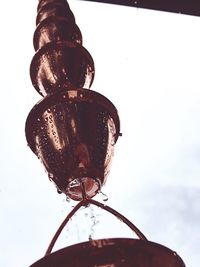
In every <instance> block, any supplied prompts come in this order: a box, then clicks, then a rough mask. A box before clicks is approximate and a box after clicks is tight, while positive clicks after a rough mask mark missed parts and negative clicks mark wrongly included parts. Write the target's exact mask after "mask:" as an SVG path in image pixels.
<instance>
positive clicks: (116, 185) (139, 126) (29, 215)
mask: <svg viewBox="0 0 200 267" xmlns="http://www.w3.org/2000/svg"><path fill="white" fill-rule="evenodd" d="M37 3H38V2H37V0H29V1H25V0H21V1H20V0H18V1H14V0H11V1H3V2H2V4H1V10H2V11H1V16H0V24H1V44H0V46H1V50H0V51H1V58H0V59H1V61H0V70H1V72H0V73H1V75H0V85H1V89H0V90H1V105H0V114H1V116H0V122H1V155H0V162H1V164H0V211H1V221H0V225H1V227H0V236H1V238H0V266H2V267H11V266H12V267H13V266H14V267H27V266H29V265H30V264H32V263H33V262H35V261H36V260H38V259H39V258H41V257H42V256H43V255H44V253H45V250H46V248H47V246H48V244H49V242H50V240H51V238H52V236H53V234H54V233H55V231H56V229H57V228H58V226H59V224H60V223H61V221H62V220H63V219H64V217H65V216H66V214H67V212H68V211H69V210H70V209H71V207H72V205H73V203H67V202H66V201H65V197H64V196H63V195H58V194H57V192H56V189H55V187H54V185H53V184H52V183H50V182H49V180H48V176H47V173H45V171H44V168H43V166H42V165H41V163H40V161H39V160H38V159H37V157H36V156H35V155H34V154H33V153H32V152H31V150H30V149H29V148H28V147H27V144H26V139H25V134H24V125H25V120H26V117H27V115H28V113H29V111H30V110H31V108H32V107H33V106H34V105H35V104H36V102H37V101H39V100H40V99H41V96H39V94H38V93H37V92H36V91H35V90H34V88H33V86H32V85H31V81H30V78H29V65H30V62H31V59H32V57H33V55H34V49H33V46H32V36H33V33H34V30H35V18H36V7H37ZM69 3H70V5H71V8H72V10H73V12H74V15H75V17H76V21H77V24H78V25H79V27H80V29H81V31H82V35H83V45H84V46H85V47H86V48H87V50H88V51H90V53H91V55H92V56H93V59H94V61H95V66H96V75H95V80H94V83H93V86H92V89H93V90H96V91H98V92H100V93H102V94H103V95H105V96H106V97H107V98H109V99H110V100H111V101H112V102H113V103H114V105H115V106H116V107H117V109H118V112H119V116H120V119H121V132H122V133H123V136H122V137H120V138H119V140H118V142H117V144H116V147H115V155H114V158H113V164H112V168H111V173H110V176H109V177H108V181H107V184H106V185H105V187H104V188H103V189H102V191H103V192H105V193H106V194H107V195H108V197H109V200H108V202H107V203H108V205H110V206H112V207H113V208H115V209H117V210H118V211H120V212H121V213H123V214H124V215H125V216H127V217H128V218H129V219H130V220H132V221H133V223H135V224H136V225H137V227H138V228H140V230H141V231H142V232H143V233H144V234H145V235H146V236H147V238H148V239H149V240H151V241H155V242H157V243H160V244H163V245H165V246H167V247H169V248H171V249H173V250H175V251H176V252H177V253H178V254H179V255H180V256H181V257H182V258H183V260H184V261H185V263H186V266H187V267H199V262H200V251H199V250H200V249H199V248H200V231H199V225H200V177H199V176H200V78H199V77H200V76H199V71H200V18H198V17H192V16H186V15H178V14H170V13H165V12H158V11H150V10H142V9H136V8H127V7H122V6H111V5H107V4H96V3H88V2H81V1H75V0H71V1H69ZM93 215H95V218H96V220H97V221H99V223H98V224H97V225H96V226H95V227H93V228H92V224H93V223H94V219H91V217H92V216H93ZM79 216H80V217H81V218H82V219H81V220H80V219H79ZM80 221H81V225H80ZM113 222H116V220H115V218H114V217H112V216H109V215H108V214H105V213H103V212H101V211H100V210H98V209H93V210H92V209H88V210H82V211H81V212H80V214H77V215H76V216H75V218H74V220H73V221H72V222H71V224H70V225H69V227H67V228H66V229H65V231H64V233H63V235H62V237H61V239H60V241H59V242H58V244H57V246H56V249H59V248H61V247H62V246H68V245H70V244H72V243H79V242H82V241H86V240H87V239H88V236H89V234H90V232H91V231H92V234H93V237H94V238H104V237H111V236H112V237H118V236H120V237H122V236H126V237H132V233H131V231H128V230H127V229H126V227H125V226H124V225H122V223H120V222H118V224H117V222H116V224H114V225H116V227H115V228H114V229H113ZM111 225H112V227H111ZM111 230H112V232H111Z"/></svg>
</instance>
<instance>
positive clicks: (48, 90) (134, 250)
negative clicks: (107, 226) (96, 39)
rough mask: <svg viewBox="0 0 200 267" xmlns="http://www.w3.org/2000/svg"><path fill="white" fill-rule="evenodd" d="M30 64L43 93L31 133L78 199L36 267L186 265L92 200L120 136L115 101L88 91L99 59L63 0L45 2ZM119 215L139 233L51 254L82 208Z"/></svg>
mask: <svg viewBox="0 0 200 267" xmlns="http://www.w3.org/2000/svg"><path fill="white" fill-rule="evenodd" d="M36 25H37V28H36V30H35V34H34V47H35V50H36V54H35V56H34V57H33V60H32V62H31V67H30V75H31V80H32V83H33V86H34V87H35V89H36V90H37V92H38V93H39V94H41V95H42V96H43V97H44V98H43V99H42V100H41V101H40V102H39V103H37V104H36V105H35V106H34V107H33V109H32V110H31V112H30V113H29V115H28V118H27V121H26V128H25V131H26V138H27V142H28V145H29V146H30V148H31V150H32V151H33V152H34V153H35V154H36V155H37V156H38V157H39V158H40V160H41V161H42V163H43V165H44V167H45V169H46V170H47V172H48V175H49V178H50V180H51V181H53V182H54V183H55V184H56V187H57V189H58V192H59V193H62V192H63V193H65V194H66V195H67V196H68V197H69V198H71V199H73V200H77V201H80V202H79V203H78V204H77V205H76V206H75V207H74V209H73V210H72V211H71V212H70V213H69V214H68V215H67V217H66V219H65V220H64V221H63V222H62V224H61V225H60V227H59V228H58V230H57V232H56V234H55V235H54V237H53V239H52V241H51V242H50V245H49V247H48V249H47V252H46V255H45V257H44V258H42V259H41V260H39V261H38V262H36V263H34V264H33V265H31V266H32V267H51V266H52V267H121V266H122V267H184V266H185V265H184V263H183V261H182V260H181V259H180V257H179V256H178V255H177V254H176V253H175V252H173V251H171V250H170V249H168V248H166V247H164V246H161V245H159V244H156V243H153V242H150V241H147V239H146V237H145V236H144V235H143V233H142V232H141V231H140V230H139V229H138V228H137V227H136V226H135V225H134V224H133V223H131V222H130V221H129V220H128V219H127V218H125V217H124V216H123V215H122V214H120V213H119V212H117V211H115V210H114V209H112V208H111V207H109V206H107V205H104V204H102V203H100V202H98V201H96V200H93V199H91V198H92V197H93V196H95V195H96V194H97V193H98V192H99V190H100V189H101V187H102V185H103V184H104V183H105V181H106V178H107V176H108V173H109V170H110V164H111V159H112V155H113V150H114V145H115V143H116V141H117V139H118V136H119V135H120V123H119V117H118V113H117V110H116V108H115V106H114V105H113V104H112V103H111V102H110V101H109V100H108V99H107V98H106V97H104V96H103V95H101V94H99V93H96V92H94V91H92V90H89V88H90V86H91V84H92V82H93V79H94V62H93V59H92V57H91V55H90V54H89V52H88V51H87V50H86V49H85V48H84V47H83V46H82V35H81V32H80V30H79V28H78V26H77V25H76V22H75V18H74V15H73V13H72V11H71V10H70V8H69V5H68V3H67V2H66V1H65V0H40V1H39V4H38V15H37V19H36ZM91 204H92V205H96V206H98V207H100V208H102V209H104V210H106V211H108V212H110V213H111V214H113V215H115V216H116V217H117V218H118V219H120V220H121V221H122V222H124V223H125V224H127V226H129V227H130V229H131V230H132V231H133V232H135V234H136V235H137V236H138V238H139V239H127V238H115V239H102V240H92V241H89V242H85V243H81V244H77V245H73V246H70V247H67V248H65V249H62V250H59V251H57V252H55V253H52V254H50V253H51V251H52V249H53V247H54V244H55V242H56V241H57V238H58V237H59V235H60V233H61V232H62V230H63V228H64V227H65V225H66V224H67V222H68V221H69V220H70V219H71V217H72V216H73V215H74V214H75V212H76V211H77V210H78V209H79V208H80V207H82V206H88V205H91Z"/></svg>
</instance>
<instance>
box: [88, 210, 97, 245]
mask: <svg viewBox="0 0 200 267" xmlns="http://www.w3.org/2000/svg"><path fill="white" fill-rule="evenodd" d="M90 214H91V215H90V219H91V222H92V225H91V227H90V234H89V237H88V239H89V241H91V240H93V237H94V227H95V226H96V225H97V224H98V223H99V221H98V220H97V218H96V215H95V214H94V210H93V208H92V207H91V206H90Z"/></svg>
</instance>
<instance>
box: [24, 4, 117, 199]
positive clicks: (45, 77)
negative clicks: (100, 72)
mask: <svg viewBox="0 0 200 267" xmlns="http://www.w3.org/2000/svg"><path fill="white" fill-rule="evenodd" d="M37 11H38V14H37V18H36V30H35V33H34V38H33V44H34V48H35V50H36V53H35V55H34V57H33V59H32V62H31V66H30V76H31V81H32V84H33V86H34V88H35V89H36V91H37V92H38V93H39V94H40V95H42V96H43V99H42V100H41V101H40V102H39V103H37V104H36V105H35V106H34V107H33V109H32V110H31V112H30V113H29V115H28V118H27V121H26V128H25V131H26V138H27V142H28V145H29V146H30V148H31V149H32V151H33V152H34V153H35V154H36V155H37V156H38V157H39V158H40V160H41V161H42V163H43V165H44V166H45V169H46V170H47V172H48V175H49V178H50V180H51V181H53V182H54V183H55V184H56V187H57V189H58V192H60V193H62V192H63V193H65V194H66V195H67V196H68V197H70V198H72V199H73V200H81V199H83V198H91V197H93V196H94V195H96V193H97V192H98V191H99V190H100V189H101V187H102V185H103V184H104V183H105V180H106V177H107V175H108V173H109V170H110V163H111V158H112V154H113V149H114V145H115V143H116V141H117V138H118V136H119V117H118V113H117V110H116V108H115V107H114V105H113V104H112V103H111V102H110V101H109V100H108V99H107V98H105V97H104V96H103V95H101V94H99V93H96V92H94V91H92V90H89V89H90V87H91V85H92V82H93V79H94V73H95V70H94V62H93V59H92V57H91V55H90V54H89V52H88V51H87V50H86V49H85V48H84V47H83V46H82V35H81V31H80V29H79V28H78V26H77V25H76V22H75V18H74V15H73V13H72V11H71V10H70V8H69V5H68V3H67V2H66V1H65V0H41V1H39V4H38V9H37Z"/></svg>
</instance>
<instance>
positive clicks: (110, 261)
mask: <svg viewBox="0 0 200 267" xmlns="http://www.w3.org/2000/svg"><path fill="white" fill-rule="evenodd" d="M50 266H52V267H185V265H184V263H183V261H182V260H181V258H180V257H179V256H178V255H177V254H176V252H174V251H172V250H170V249H168V248H167V247H164V246H162V245H159V244H156V243H153V242H150V241H146V240H138V239H128V238H112V239H101V240H92V241H89V242H85V243H80V244H76V245H72V246H69V247H67V248H64V249H61V250H59V251H56V252H54V253H52V254H50V255H48V256H45V257H44V258H42V259H41V260H39V261H38V262H36V263H34V264H33V265H31V267H50Z"/></svg>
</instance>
